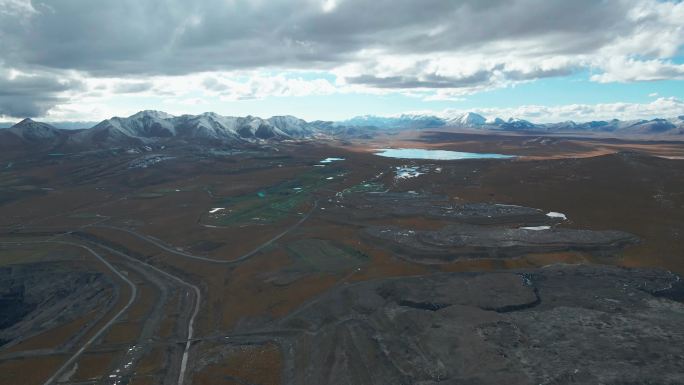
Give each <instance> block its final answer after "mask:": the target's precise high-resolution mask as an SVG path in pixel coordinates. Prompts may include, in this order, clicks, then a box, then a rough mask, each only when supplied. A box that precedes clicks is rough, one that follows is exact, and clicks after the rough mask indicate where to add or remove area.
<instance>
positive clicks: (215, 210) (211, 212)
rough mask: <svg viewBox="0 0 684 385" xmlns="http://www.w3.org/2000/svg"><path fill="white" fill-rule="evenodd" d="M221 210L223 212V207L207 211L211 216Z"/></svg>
mask: <svg viewBox="0 0 684 385" xmlns="http://www.w3.org/2000/svg"><path fill="white" fill-rule="evenodd" d="M221 210H225V207H214V208H213V209H211V210H209V214H213V213H215V212H218V211H221Z"/></svg>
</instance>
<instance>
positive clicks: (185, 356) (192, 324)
mask: <svg viewBox="0 0 684 385" xmlns="http://www.w3.org/2000/svg"><path fill="white" fill-rule="evenodd" d="M97 246H98V247H100V248H102V249H104V250H107V251H109V252H110V253H113V254H116V255H118V256H121V257H123V258H125V259H127V260H129V261H131V262H134V263H138V264H141V265H145V266H146V267H149V268H150V269H152V270H154V271H156V272H158V273H159V274H162V275H163V276H165V277H167V278H169V279H171V280H173V281H176V282H178V283H180V284H181V285H183V286H185V287H187V288H189V289H191V290H192V291H193V292H194V293H195V307H194V310H193V312H192V315H191V316H190V320H189V321H188V332H187V340H186V341H185V350H184V351H183V358H182V359H181V366H180V371H179V373H178V385H183V382H184V380H185V372H186V369H187V366H188V357H189V355H190V345H191V343H192V337H193V335H194V333H195V319H196V318H197V314H198V313H199V309H200V303H201V301H202V293H201V291H200V289H199V287H197V286H195V285H193V284H191V283H190V282H187V281H184V280H182V279H181V278H179V277H177V276H175V275H173V274H170V273H167V272H166V271H164V270H162V269H160V268H158V267H156V266H153V265H150V264H149V263H146V262H143V261H141V260H139V259H137V258H133V257H131V256H129V255H127V254H125V253H122V252H120V251H118V250H115V249H112V248H110V247H108V246H105V245H101V244H99V243H98V244H97Z"/></svg>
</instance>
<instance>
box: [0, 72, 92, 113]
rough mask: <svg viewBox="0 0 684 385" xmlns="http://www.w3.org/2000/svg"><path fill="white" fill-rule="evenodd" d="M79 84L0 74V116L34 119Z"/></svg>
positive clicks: (61, 99) (34, 76)
mask: <svg viewBox="0 0 684 385" xmlns="http://www.w3.org/2000/svg"><path fill="white" fill-rule="evenodd" d="M80 87H82V84H81V83H80V82H78V81H73V80H61V79H59V78H56V77H54V76H51V75H48V74H46V75H31V76H27V75H21V74H10V73H9V72H3V71H0V115H5V116H13V117H36V116H41V115H44V114H45V112H47V111H48V110H49V109H50V108H52V107H54V106H55V105H57V104H59V103H60V102H62V101H63V100H64V99H63V97H61V96H60V94H61V93H62V92H64V91H68V90H74V89H79V88H80Z"/></svg>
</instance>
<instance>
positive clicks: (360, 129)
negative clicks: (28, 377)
mask: <svg viewBox="0 0 684 385" xmlns="http://www.w3.org/2000/svg"><path fill="white" fill-rule="evenodd" d="M421 129H465V130H470V131H473V130H475V131H488V132H489V131H504V132H533V133H578V134H581V133H591V134H609V135H612V136H614V137H623V136H641V137H649V138H677V137H681V138H684V115H682V116H678V117H676V118H672V119H652V120H630V121H621V120H617V119H613V120H607V121H589V122H582V123H576V122H572V121H568V122H561V123H545V124H536V123H532V122H529V121H527V120H523V119H515V118H510V119H508V120H503V119H500V118H494V119H485V117H484V116H482V115H479V114H476V113H474V112H467V113H463V114H459V115H456V116H452V117H449V118H442V117H437V116H434V115H421V114H411V115H409V114H406V115H400V116H395V117H381V116H372V115H365V116H359V117H355V118H352V119H349V120H345V121H339V122H331V121H314V122H307V121H305V120H302V119H299V118H296V117H294V116H274V117H271V118H268V119H262V118H259V117H255V116H245V117H234V116H222V115H218V114H216V113H213V112H206V113H203V114H199V115H180V116H174V115H171V114H168V113H166V112H162V111H152V110H146V111H140V112H138V113H136V114H134V115H131V116H129V117H124V118H121V117H113V118H110V119H106V120H103V121H102V122H100V123H98V124H96V125H94V126H93V127H92V128H88V129H80V130H65V129H59V128H56V127H54V126H52V125H50V124H47V123H41V122H36V121H33V120H31V119H24V120H22V121H21V122H19V123H17V124H15V125H13V126H12V127H10V128H5V129H0V147H2V148H13V147H17V146H18V147H21V146H22V145H27V144H31V145H35V144H37V145H43V146H45V147H55V146H66V147H78V148H83V147H92V146H96V147H117V146H122V145H141V144H145V143H150V142H154V141H159V140H173V139H176V138H177V139H181V140H185V141H192V140H205V141H206V140H209V141H221V142H231V143H255V142H256V143H258V142H263V141H279V140H288V139H298V140H299V139H313V138H325V137H331V136H334V137H357V138H366V137H371V136H373V135H375V134H376V133H378V132H386V131H392V130H396V131H398V130H421Z"/></svg>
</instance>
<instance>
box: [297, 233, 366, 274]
mask: <svg viewBox="0 0 684 385" xmlns="http://www.w3.org/2000/svg"><path fill="white" fill-rule="evenodd" d="M287 251H288V253H289V254H290V256H291V257H292V259H293V260H294V266H293V268H294V269H296V270H299V271H316V272H325V273H335V272H340V271H346V270H351V269H355V268H358V267H361V266H363V265H365V264H366V263H368V261H369V259H370V258H369V257H368V256H367V255H366V254H364V253H362V252H360V251H358V250H355V249H353V248H351V247H349V246H346V245H336V244H333V243H332V242H330V241H326V240H322V239H302V240H299V241H295V242H291V243H289V244H288V245H287Z"/></svg>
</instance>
